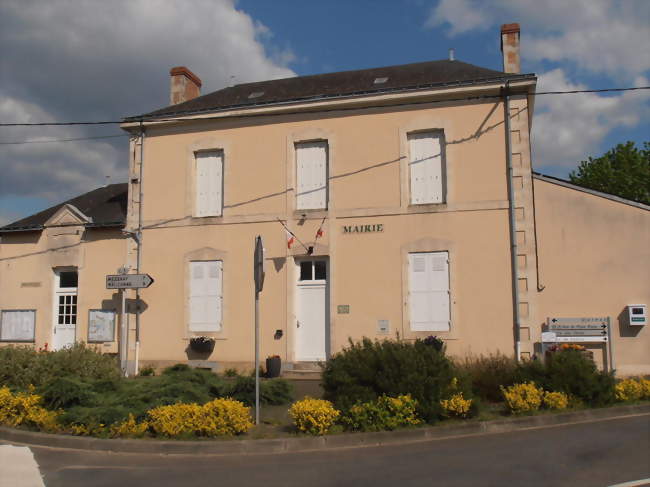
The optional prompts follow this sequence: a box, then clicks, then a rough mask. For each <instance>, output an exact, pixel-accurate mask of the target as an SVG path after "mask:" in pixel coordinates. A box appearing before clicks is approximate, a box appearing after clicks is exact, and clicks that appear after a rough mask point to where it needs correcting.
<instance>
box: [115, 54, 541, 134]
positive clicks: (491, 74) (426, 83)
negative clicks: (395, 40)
mask: <svg viewBox="0 0 650 487" xmlns="http://www.w3.org/2000/svg"><path fill="white" fill-rule="evenodd" d="M518 79H535V76H534V75H532V74H507V73H502V72H501V71H494V70H491V69H486V68H481V67H478V66H474V65H472V64H467V63H464V62H461V61H448V60H443V61H428V62H423V63H414V64H403V65H398V66H387V67H383V68H371V69H360V70H356V71H340V72H337V73H326V74H317V75H311V76H296V77H293V78H284V79H276V80H270V81H260V82H257V83H245V84H240V85H235V86H231V87H228V88H224V89H222V90H218V91H215V92H213V93H209V94H207V95H203V96H199V97H197V98H194V99H192V100H189V101H186V102H184V103H179V104H177V105H171V106H168V107H166V108H162V109H160V110H156V111H153V112H150V113H146V114H143V115H138V116H134V117H128V118H126V119H125V121H127V122H128V121H133V120H139V119H141V118H164V117H166V116H178V115H188V114H196V113H202V112H211V111H219V110H225V109H233V108H240V107H242V108H244V107H253V106H264V105H274V104H281V103H288V102H301V101H302V102H304V101H318V100H326V99H333V98H338V97H344V96H355V95H365V94H378V93H390V92H397V91H414V90H420V89H427V88H434V87H443V86H467V85H476V84H485V83H493V82H499V81H505V80H518Z"/></svg>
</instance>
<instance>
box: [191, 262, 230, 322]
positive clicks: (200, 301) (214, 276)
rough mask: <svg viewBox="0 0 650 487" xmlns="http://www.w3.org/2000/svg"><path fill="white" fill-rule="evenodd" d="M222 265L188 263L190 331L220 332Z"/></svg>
mask: <svg viewBox="0 0 650 487" xmlns="http://www.w3.org/2000/svg"><path fill="white" fill-rule="evenodd" d="M222 269H223V263H222V262H221V261H219V260H213V261H197V262H190V304H189V311H190V326H189V328H190V331H194V332H201V331H220V330H221V322H222V314H223V313H222V310H223V304H222V302H223V292H222V289H223V272H222Z"/></svg>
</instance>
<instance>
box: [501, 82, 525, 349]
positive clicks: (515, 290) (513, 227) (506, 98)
mask: <svg viewBox="0 0 650 487" xmlns="http://www.w3.org/2000/svg"><path fill="white" fill-rule="evenodd" d="M503 110H504V128H505V131H506V164H507V166H508V211H509V213H510V261H511V264H512V300H513V310H514V313H513V314H514V326H515V357H516V359H517V362H519V361H520V360H521V322H520V318H519V268H518V265H517V222H516V219H515V195H514V186H513V182H512V177H513V169H512V141H511V139H510V135H511V134H510V81H506V85H505V88H504V91H503Z"/></svg>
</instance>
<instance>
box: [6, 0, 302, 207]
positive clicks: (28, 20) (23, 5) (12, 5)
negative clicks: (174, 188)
mask: <svg viewBox="0 0 650 487" xmlns="http://www.w3.org/2000/svg"><path fill="white" fill-rule="evenodd" d="M272 37H273V33H272V32H271V31H270V30H269V28H268V27H266V26H264V25H263V24H262V23H260V22H257V21H255V20H254V19H252V18H251V17H250V16H249V15H248V14H246V13H245V12H243V11H241V10H238V9H237V7H236V4H235V3H234V1H233V0H183V1H169V0H110V1H102V0H92V1H90V0H86V1H83V2H80V1H78V0H57V1H56V2H43V1H35V0H4V1H2V2H0V73H2V74H1V76H0V85H1V86H2V88H1V89H0V117H1V120H2V121H3V122H12V121H21V120H24V121H32V122H33V121H48V120H55V119H56V120H106V119H109V120H119V119H120V118H121V117H123V116H129V115H137V114H139V113H143V112H146V111H150V110H153V109H157V108H161V107H164V106H166V105H167V104H168V101H169V91H168V90H169V69H170V68H171V67H173V66H179V65H184V66H187V67H189V68H190V69H191V70H192V71H194V72H195V73H196V74H197V75H198V76H199V77H200V78H201V79H202V81H203V88H202V92H203V93H208V92H211V91H214V90H217V89H219V88H222V87H224V86H226V85H228V84H229V83H230V82H231V79H232V77H234V79H236V82H238V83H243V82H248V81H258V80H263V79H274V78H282V77H288V76H293V75H294V73H293V71H292V70H291V69H289V68H288V67H287V64H288V63H290V62H291V61H292V60H293V59H294V56H293V53H292V51H291V49H290V48H288V47H286V46H283V47H282V48H281V49H280V48H277V47H276V46H274V45H273V43H272V42H271V41H272ZM262 41H264V43H265V44H266V45H268V46H269V52H267V50H266V49H265V46H264V44H263V43H262ZM98 132H99V134H106V133H110V134H113V133H119V132H120V131H119V129H117V128H115V127H114V126H111V127H104V128H101V129H96V130H94V131H93V130H91V129H88V128H69V127H68V128H61V127H60V128H49V129H43V128H38V129H36V128H31V129H11V130H8V129H3V130H2V132H1V133H0V140H2V141H10V140H27V139H35V138H38V137H44V138H73V137H83V136H84V135H98ZM113 140H121V139H108V141H88V142H81V143H79V142H73V143H65V144H30V145H16V146H13V145H11V146H8V145H3V146H2V148H3V149H2V151H1V152H0V169H1V170H2V178H0V197H3V196H5V197H6V196H9V195H19V196H30V195H33V196H35V195H41V196H42V195H46V196H47V197H48V198H52V199H53V200H56V201H58V200H60V199H62V198H64V197H66V198H67V197H69V196H73V195H74V194H75V193H77V194H78V193H80V192H84V191H89V190H91V189H93V188H95V187H97V185H99V184H103V182H104V176H105V175H107V174H109V175H112V176H113V181H115V180H116V179H124V178H125V176H126V164H127V159H128V154H127V150H126V148H125V147H126V144H125V143H124V142H123V141H121V142H113ZM109 141H110V142H109Z"/></svg>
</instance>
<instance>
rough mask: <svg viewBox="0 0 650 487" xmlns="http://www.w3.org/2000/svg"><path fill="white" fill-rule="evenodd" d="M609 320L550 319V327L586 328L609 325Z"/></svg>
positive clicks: (605, 318) (602, 318)
mask: <svg viewBox="0 0 650 487" xmlns="http://www.w3.org/2000/svg"><path fill="white" fill-rule="evenodd" d="M607 320H608V318H607V317H606V316H605V317H598V318H549V319H548V325H549V326H565V327H567V328H582V327H586V326H598V325H607Z"/></svg>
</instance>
